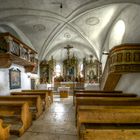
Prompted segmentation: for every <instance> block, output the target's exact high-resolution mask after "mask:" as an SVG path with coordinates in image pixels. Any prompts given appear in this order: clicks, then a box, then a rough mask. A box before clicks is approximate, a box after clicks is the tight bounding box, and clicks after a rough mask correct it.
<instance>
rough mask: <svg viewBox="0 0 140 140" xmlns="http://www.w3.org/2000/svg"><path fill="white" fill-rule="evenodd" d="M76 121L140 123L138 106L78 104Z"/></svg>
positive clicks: (139, 107) (139, 108)
mask: <svg viewBox="0 0 140 140" xmlns="http://www.w3.org/2000/svg"><path fill="white" fill-rule="evenodd" d="M77 119H78V123H118V124H121V123H122V124H125V123H127V124H134V123H138V124H140V106H79V107H78V114H77Z"/></svg>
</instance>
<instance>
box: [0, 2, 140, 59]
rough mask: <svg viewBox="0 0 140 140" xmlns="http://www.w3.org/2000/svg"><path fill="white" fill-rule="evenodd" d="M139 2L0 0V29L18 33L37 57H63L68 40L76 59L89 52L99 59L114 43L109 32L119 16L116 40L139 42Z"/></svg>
mask: <svg viewBox="0 0 140 140" xmlns="http://www.w3.org/2000/svg"><path fill="white" fill-rule="evenodd" d="M139 4H140V1H139V0H133V1H132V0H0V32H5V31H9V32H11V33H13V34H14V35H15V36H17V37H19V38H20V39H21V40H22V41H24V42H25V43H26V44H28V45H29V46H31V47H33V48H34V49H35V50H36V51H37V52H38V57H39V59H40V60H43V59H50V58H51V56H53V57H54V58H55V59H57V60H58V61H61V60H64V59H65V58H66V57H67V55H66V50H65V49H64V47H66V46H67V45H68V44H69V45H72V46H73V47H74V48H73V49H71V55H73V54H74V55H75V56H77V57H78V59H80V60H82V59H83V58H84V57H89V55H91V54H92V55H94V58H97V59H99V60H100V59H101V55H102V51H103V50H107V51H108V50H109V48H110V47H109V44H113V45H117V43H118V42H117V43H116V42H115V40H116V39H115V38H116V36H113V35H115V34H113V33H112V32H113V31H114V30H113V28H114V26H115V23H117V21H119V20H123V21H124V23H125V34H124V36H122V38H121V42H120V43H128V42H129V43H131V42H133V43H135V42H137V43H140V39H139V38H140V28H139V27H140V24H139V23H140V22H139V21H140V7H139ZM60 6H62V7H61V8H60ZM130 15H131V16H130Z"/></svg>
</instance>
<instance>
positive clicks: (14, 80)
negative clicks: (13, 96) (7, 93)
mask: <svg viewBox="0 0 140 140" xmlns="http://www.w3.org/2000/svg"><path fill="white" fill-rule="evenodd" d="M9 82H10V89H18V88H21V72H20V70H19V69H13V68H12V69H10V70H9Z"/></svg>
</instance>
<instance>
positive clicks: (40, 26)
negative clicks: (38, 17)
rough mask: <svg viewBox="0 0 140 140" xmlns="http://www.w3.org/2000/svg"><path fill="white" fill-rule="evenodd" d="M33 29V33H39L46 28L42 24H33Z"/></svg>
mask: <svg viewBox="0 0 140 140" xmlns="http://www.w3.org/2000/svg"><path fill="white" fill-rule="evenodd" d="M33 28H34V30H35V31H39V32H41V31H44V30H45V29H46V27H45V26H44V25H42V24H35V25H33Z"/></svg>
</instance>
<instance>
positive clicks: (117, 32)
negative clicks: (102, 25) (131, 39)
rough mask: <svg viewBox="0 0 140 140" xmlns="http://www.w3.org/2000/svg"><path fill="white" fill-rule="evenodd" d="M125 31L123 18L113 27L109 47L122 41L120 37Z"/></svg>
mask: <svg viewBox="0 0 140 140" xmlns="http://www.w3.org/2000/svg"><path fill="white" fill-rule="evenodd" d="M124 33H125V23H124V21H123V20H119V21H118V22H117V23H116V24H115V25H114V27H113V29H112V32H111V34H110V39H109V49H111V48H113V47H114V46H116V45H120V44H121V43H122V39H123V36H124Z"/></svg>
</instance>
